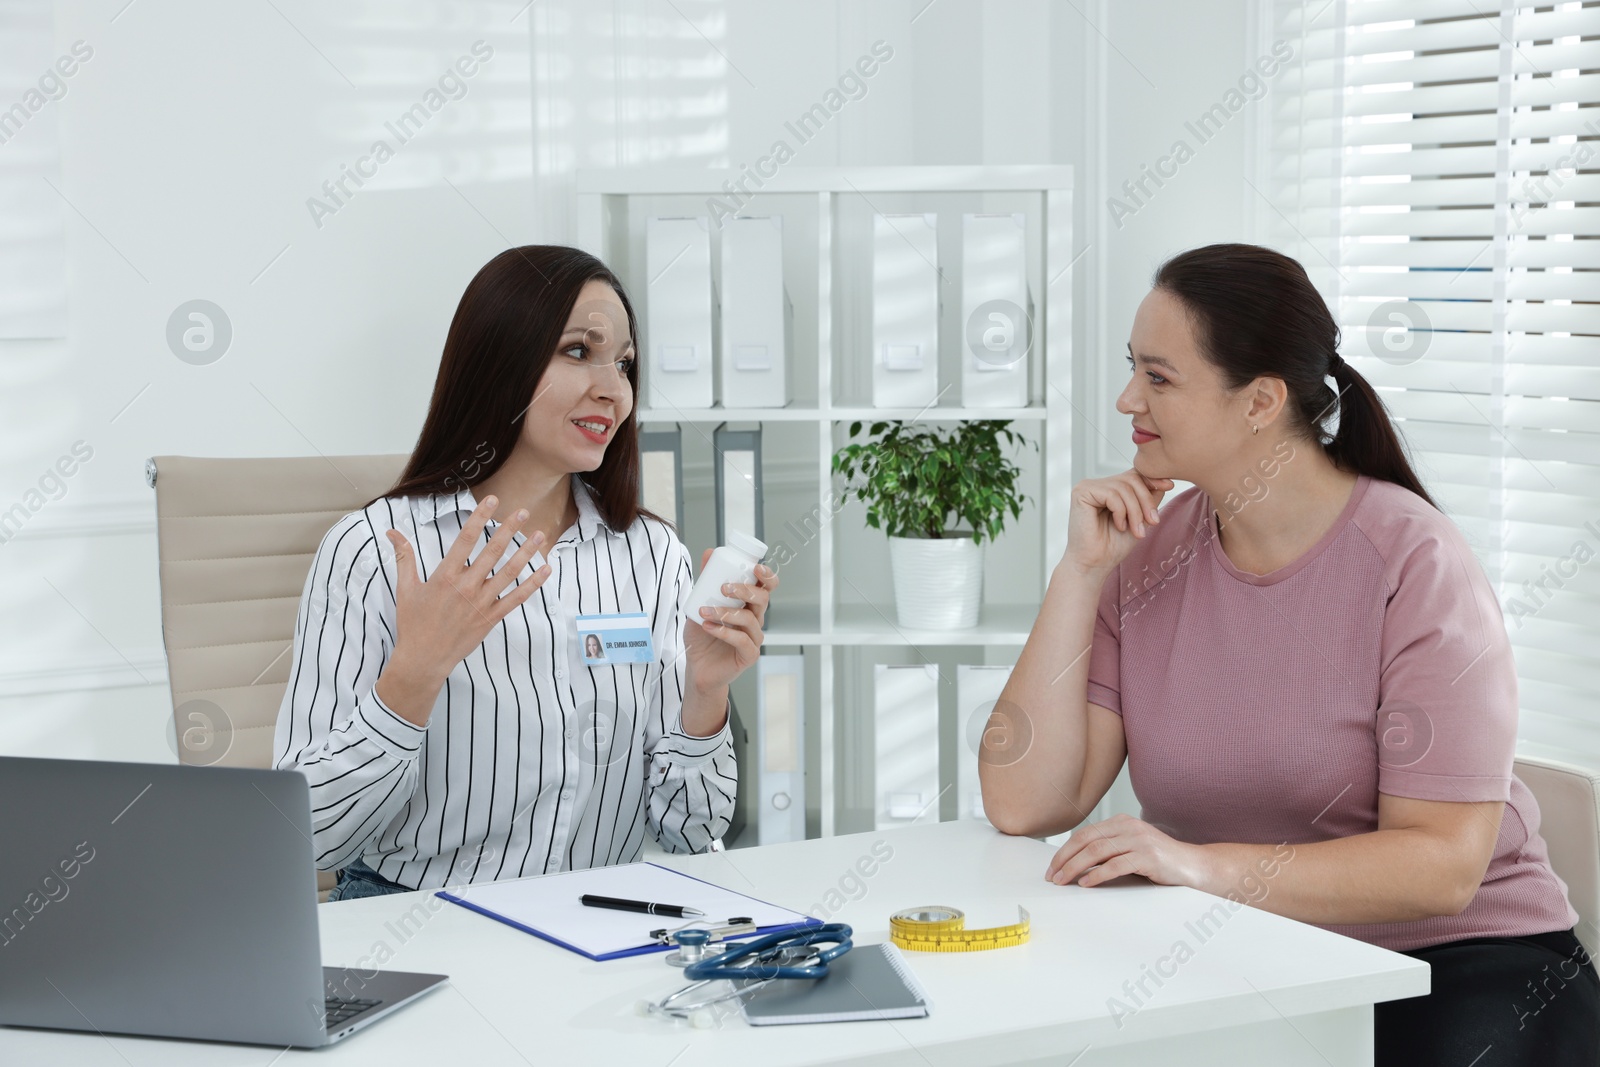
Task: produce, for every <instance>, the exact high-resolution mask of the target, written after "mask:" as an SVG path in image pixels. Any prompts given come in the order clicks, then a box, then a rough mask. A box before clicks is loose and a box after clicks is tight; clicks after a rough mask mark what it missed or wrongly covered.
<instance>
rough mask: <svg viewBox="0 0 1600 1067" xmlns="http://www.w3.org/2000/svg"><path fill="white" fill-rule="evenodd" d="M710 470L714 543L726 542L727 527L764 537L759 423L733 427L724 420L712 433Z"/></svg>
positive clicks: (763, 538)
mask: <svg viewBox="0 0 1600 1067" xmlns="http://www.w3.org/2000/svg"><path fill="white" fill-rule="evenodd" d="M711 448H712V453H713V458H712V473H713V480H714V482H715V488H716V494H717V544H719V545H725V544H727V543H728V531H729V530H742V531H744V532H745V533H747V534H753V535H754V536H755V539H756V540H757V541H765V540H766V539H767V538H766V533H765V530H764V526H765V524H764V523H763V522H762V521H761V513H762V499H761V427H760V426H759V425H758V426H756V427H755V428H754V429H750V430H732V429H729V428H728V424H727V423H723V424H722V425H720V426H718V427H717V428H716V429H715V430H714V431H712V434H711Z"/></svg>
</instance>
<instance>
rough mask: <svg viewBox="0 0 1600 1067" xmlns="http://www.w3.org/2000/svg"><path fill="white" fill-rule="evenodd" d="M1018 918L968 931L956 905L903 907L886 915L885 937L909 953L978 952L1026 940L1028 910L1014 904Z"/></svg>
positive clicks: (964, 917) (962, 914)
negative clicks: (887, 922)
mask: <svg viewBox="0 0 1600 1067" xmlns="http://www.w3.org/2000/svg"><path fill="white" fill-rule="evenodd" d="M1017 916H1018V921H1017V922H1016V923H1014V924H1012V925H1011V926H991V927H989V928H987V929H984V930H968V929H967V916H966V914H965V913H964V912H962V911H961V910H960V909H959V908H946V907H943V906H941V905H932V906H929V907H925V908H907V909H906V910H905V911H897V912H895V913H894V914H893V915H891V916H889V940H890V941H893V942H894V943H895V944H897V945H899V946H900V947H901V948H905V949H911V950H912V951H913V952H980V951H982V950H984V949H990V948H1007V947H1009V946H1011V945H1020V944H1022V943H1023V942H1025V941H1027V940H1028V910H1027V909H1026V908H1023V907H1021V906H1020V905H1019V906H1018V907H1017Z"/></svg>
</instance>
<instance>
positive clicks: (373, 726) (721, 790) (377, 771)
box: [275, 246, 778, 899]
mask: <svg viewBox="0 0 1600 1067" xmlns="http://www.w3.org/2000/svg"><path fill="white" fill-rule="evenodd" d="M635 334H636V330H635V319H634V314H633V308H632V306H631V305H630V304H629V302H628V299H627V296H626V295H625V294H624V292H623V289H622V285H621V283H620V282H619V281H618V280H617V278H616V277H615V275H613V274H612V273H611V272H610V271H609V270H608V269H607V268H606V267H605V266H604V265H603V264H602V263H601V262H600V261H599V260H597V259H595V258H594V257H593V256H590V255H588V254H586V253H584V252H580V251H578V250H576V249H572V248H561V247H554V246H526V247H522V248H512V249H509V250H507V251H505V252H503V253H501V254H500V255H498V256H496V257H495V258H494V259H493V260H491V261H490V262H489V263H488V264H487V265H486V266H485V267H484V268H483V269H482V270H481V271H479V272H478V275H477V276H476V277H475V278H474V279H473V280H472V282H471V284H470V285H468V287H467V290H466V292H465V293H464V294H463V296H462V298H461V303H460V305H459V306H458V307H457V309H456V314H455V318H454V319H453V320H452V322H451V324H450V332H449V335H448V337H447V338H446V340H445V347H444V355H443V359H442V361H441V364H440V367H439V375H438V378H437V380H436V382H435V383H434V390H433V399H432V402H431V404H430V406H429V409H428V415H427V419H426V421H425V423H424V424H423V427H422V433H421V435H420V437H419V439H418V442H417V446H416V449H415V451H414V452H413V453H412V455H411V460H410V462H409V463H408V464H407V466H406V469H405V471H404V473H403V474H402V475H401V477H400V480H399V482H398V483H397V484H396V485H395V486H394V488H392V489H391V490H390V491H389V492H388V493H387V494H386V495H384V496H383V497H380V498H378V499H377V500H375V501H373V502H372V503H370V504H369V505H367V506H366V507H365V508H363V509H362V510H360V511H357V512H353V513H351V514H349V515H346V516H345V517H344V518H343V519H341V520H340V521H339V522H338V523H336V524H335V525H334V527H333V529H331V530H330V531H328V534H327V536H326V537H325V538H324V539H323V541H322V545H321V547H320V549H319V550H318V552H317V555H316V558H315V559H314V561H313V563H312V567H311V573H310V574H309V575H308V577H307V579H306V587H305V593H304V595H303V597H302V599H301V606H300V615H299V619H298V622H297V624H296V627H295V647H294V652H293V655H294V663H293V666H292V670H291V675H290V679H289V685H288V689H287V690H286V691H285V694H284V698H283V706H282V708H281V709H280V711H279V715H278V723H277V734H276V744H275V752H276V765H277V766H278V767H280V768H294V769H297V770H299V771H301V772H302V773H303V774H305V776H306V777H307V778H308V779H309V780H310V782H311V796H312V809H313V812H312V814H313V826H314V833H315V842H314V844H315V850H316V858H317V866H318V867H319V868H321V869H323V870H335V869H338V870H339V871H340V877H339V884H338V887H337V888H336V889H335V890H334V892H333V899H349V898H352V897H356V896H367V895H372V894H375V893H383V892H398V891H401V890H406V889H432V888H437V887H440V886H444V885H452V884H461V883H465V882H486V881H493V880H495V879H500V878H516V877H520V876H523V875H531V874H543V873H547V872H551V871H560V870H573V869H579V868H585V867H592V866H601V865H605V864H612V863H624V862H628V861H631V860H633V859H635V858H636V857H637V856H638V855H639V850H640V847H641V846H642V844H643V839H644V834H645V832H646V831H647V830H648V832H649V833H650V834H651V835H652V836H653V837H655V838H656V840H657V841H659V842H660V843H661V845H662V846H663V847H664V848H666V849H667V850H669V851H672V852H694V851H701V850H704V849H705V848H707V847H708V846H709V845H710V844H711V843H712V842H713V841H714V840H716V839H717V838H718V837H720V836H721V835H722V834H723V833H724V832H725V831H726V830H727V827H728V824H729V820H730V817H731V815H732V812H733V803H734V793H735V789H736V786H737V772H736V768H735V766H734V759H733V747H732V738H731V735H730V733H729V730H728V724H727V709H728V683H729V682H730V681H732V679H733V678H735V677H736V676H737V675H738V674H739V673H740V672H742V671H743V670H744V669H745V668H746V667H748V666H750V665H751V664H752V663H754V662H755V659H756V656H757V655H758V654H759V650H760V646H761V639H762V633H761V626H762V620H763V618H764V617H765V614H766V609H767V603H768V598H769V596H770V594H771V592H772V590H773V589H775V588H777V585H778V578H777V575H776V574H775V573H773V572H772V570H771V569H770V568H767V567H762V568H759V569H758V571H757V578H756V581H755V582H754V583H753V584H750V585H737V584H736V585H727V586H724V587H723V592H725V593H726V594H728V595H729V596H732V597H734V598H736V599H739V600H742V601H744V602H745V603H744V605H743V606H742V607H739V608H730V609H706V610H705V611H704V612H702V616H703V617H702V618H699V619H695V620H687V619H685V617H684V610H683V609H684V606H685V602H686V600H687V598H688V595H689V588H690V585H691V583H692V576H691V574H690V569H689V556H688V552H687V550H686V549H685V548H684V546H683V543H682V542H681V541H679V540H678V537H677V536H676V534H675V533H674V531H673V529H672V528H671V527H670V526H669V525H668V524H667V523H665V522H664V521H662V520H661V519H659V518H658V517H656V516H654V515H651V514H650V513H648V512H646V511H644V510H643V509H641V508H640V507H639V506H638V496H639V450H638V444H637V434H636V426H637V424H636V422H635V421H634V420H633V419H632V418H631V417H630V416H631V415H632V413H633V395H634V388H635V385H636V383H637V381H638V374H639V371H638V363H637V358H636V355H635V348H634V337H635ZM525 531H526V533H525ZM551 533H554V534H556V535H557V536H555V537H554V538H553V539H552V538H550V537H548V536H547V534H551ZM707 551H708V552H709V550H707ZM704 563H705V560H704V558H703V557H702V560H701V564H702V566H703V565H704ZM629 615H633V616H635V618H633V619H628V618H626V617H625V616H629ZM580 616H583V617H584V618H583V619H582V620H581V622H580ZM590 616H601V618H600V619H593V618H590ZM605 616H624V618H619V619H613V620H610V621H609V627H610V628H615V627H616V626H619V625H620V626H624V627H626V626H631V627H634V629H632V630H630V631H629V636H630V637H633V638H635V639H636V640H637V641H638V644H637V645H636V646H635V648H642V649H643V654H641V655H639V656H638V657H637V658H638V662H632V661H629V659H628V658H627V657H626V656H625V655H619V654H615V653H613V654H610V655H607V656H605V657H604V658H603V661H602V662H600V663H598V664H594V665H590V664H586V662H585V661H586V660H587V661H591V662H592V661H593V660H594V659H595V657H593V656H592V655H590V654H589V652H588V649H587V647H586V645H587V640H586V638H587V635H588V634H589V633H591V632H601V633H604V632H606V631H607V629H608V620H607V619H605V618H604V617H605ZM691 623H692V624H691ZM580 626H581V628H580Z"/></svg>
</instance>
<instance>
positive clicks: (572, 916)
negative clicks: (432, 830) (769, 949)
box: [439, 863, 818, 959]
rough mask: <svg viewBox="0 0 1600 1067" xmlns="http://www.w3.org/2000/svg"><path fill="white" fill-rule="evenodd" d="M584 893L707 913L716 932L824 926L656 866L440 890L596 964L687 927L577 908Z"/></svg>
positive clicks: (651, 946) (649, 946)
mask: <svg viewBox="0 0 1600 1067" xmlns="http://www.w3.org/2000/svg"><path fill="white" fill-rule="evenodd" d="M585 893H592V894H596V895H599V896H608V897H622V898H624V899H628V900H647V901H650V902H652V903H656V904H676V905H679V906H681V907H686V908H697V909H699V910H700V911H703V912H705V913H706V914H705V919H706V922H707V923H709V924H711V925H714V926H720V925H722V924H723V923H724V922H725V921H727V920H728V919H731V918H734V917H738V916H744V917H748V918H749V919H751V920H752V921H753V922H754V923H755V924H756V926H757V927H758V928H760V930H761V932H763V933H765V932H767V928H768V927H774V928H780V929H781V928H787V927H795V926H802V925H808V924H815V923H817V922H818V920H816V919H813V918H811V917H810V916H808V915H805V914H802V913H801V912H798V911H793V910H791V909H789V908H783V907H779V906H778V905H776V904H769V903H767V902H766V901H764V900H758V899H756V898H755V897H751V896H746V895H745V894H743V893H736V892H734V891H733V890H731V889H724V888H722V887H721V886H718V885H713V884H712V883H710V882H704V881H701V880H700V879H698V878H695V877H693V876H691V875H687V874H682V873H680V872H678V871H675V870H672V869H671V868H668V867H662V866H660V865H659V864H655V863H623V864H617V865H615V866H612V867H591V868H589V869H588V870H582V871H565V872H562V873H560V874H547V875H543V876H540V877H536V878H522V879H518V880H516V881H510V882H490V883H487V884H485V885H471V886H463V887H460V888H456V889H450V890H442V891H440V893H439V895H440V896H441V897H443V898H444V899H446V900H449V901H453V902H454V903H457V904H461V905H463V906H465V907H468V908H471V909H472V910H473V911H477V912H481V913H483V914H485V915H488V916H489V917H491V918H494V919H499V920H500V921H501V922H504V923H508V924H510V925H512V926H515V927H517V928H518V929H521V930H525V931H527V932H528V933H531V934H535V935H536V936H539V937H542V938H544V939H545V940H547V941H553V942H555V943H556V944H558V945H561V946H562V947H564V948H569V949H571V950H572V951H574V952H577V953H579V954H580V955H583V956H588V957H589V958H590V959H614V958H616V957H618V956H631V955H634V954H636V953H639V952H650V951H655V950H657V949H658V947H659V946H658V945H657V943H656V942H655V941H654V940H653V939H652V938H651V937H650V931H651V930H659V929H662V928H663V927H676V926H681V925H682V924H683V923H685V922H687V921H688V920H686V919H677V918H672V917H669V916H663V915H646V914H644V913H642V912H632V911H615V910H612V909H610V908H590V907H585V906H584V905H583V904H580V903H579V902H578V898H579V897H580V896H582V895H584V894H585Z"/></svg>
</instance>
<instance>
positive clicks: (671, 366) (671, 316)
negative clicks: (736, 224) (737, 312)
mask: <svg viewBox="0 0 1600 1067" xmlns="http://www.w3.org/2000/svg"><path fill="white" fill-rule="evenodd" d="M644 258H645V278H646V283H645V313H646V326H645V338H646V339H647V341H648V343H649V351H650V358H649V359H646V360H645V361H644V375H645V396H646V399H647V403H648V405H649V406H650V407H652V408H656V409H660V410H665V411H672V410H675V409H676V410H685V411H687V410H693V409H699V410H704V409H705V408H709V407H710V406H711V403H712V383H713V376H712V366H711V318H712V316H711V306H712V293H711V223H710V220H709V219H707V218H706V217H705V216H704V215H691V216H686V217H671V216H653V217H651V218H650V219H648V220H646V222H645V256H644Z"/></svg>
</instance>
